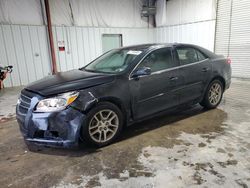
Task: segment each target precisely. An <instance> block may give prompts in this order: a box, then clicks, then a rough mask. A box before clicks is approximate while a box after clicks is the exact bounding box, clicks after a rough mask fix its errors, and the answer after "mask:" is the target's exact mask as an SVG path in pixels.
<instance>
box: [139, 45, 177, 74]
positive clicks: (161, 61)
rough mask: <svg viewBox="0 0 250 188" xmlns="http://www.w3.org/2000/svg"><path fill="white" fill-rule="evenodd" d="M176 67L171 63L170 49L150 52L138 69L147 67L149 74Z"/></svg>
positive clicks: (174, 63) (175, 64)
mask: <svg viewBox="0 0 250 188" xmlns="http://www.w3.org/2000/svg"><path fill="white" fill-rule="evenodd" d="M176 66H177V63H176V62H174V61H173V58H172V53H171V48H162V49H159V50H155V51H153V52H151V53H150V54H149V55H148V56H147V57H146V58H145V59H144V60H143V61H142V63H141V64H140V65H139V66H138V67H139V68H140V67H149V68H151V72H157V71H161V70H164V69H168V68H172V67H176Z"/></svg>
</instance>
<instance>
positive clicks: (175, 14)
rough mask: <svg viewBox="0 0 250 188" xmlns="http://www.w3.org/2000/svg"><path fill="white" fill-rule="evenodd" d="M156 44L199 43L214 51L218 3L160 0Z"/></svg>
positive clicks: (207, 0)
mask: <svg viewBox="0 0 250 188" xmlns="http://www.w3.org/2000/svg"><path fill="white" fill-rule="evenodd" d="M157 8H158V13H157V15H156V24H157V26H158V27H157V28H156V33H155V37H156V42H170V43H174V42H181V43H191V44H197V45H200V46H202V47H205V48H207V49H209V50H211V51H214V35H215V22H216V20H215V17H216V0H169V1H166V0H158V1H157Z"/></svg>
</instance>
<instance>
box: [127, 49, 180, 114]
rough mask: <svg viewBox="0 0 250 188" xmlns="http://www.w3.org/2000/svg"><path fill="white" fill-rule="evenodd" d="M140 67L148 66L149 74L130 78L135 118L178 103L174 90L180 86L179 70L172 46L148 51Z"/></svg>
mask: <svg viewBox="0 0 250 188" xmlns="http://www.w3.org/2000/svg"><path fill="white" fill-rule="evenodd" d="M140 67H149V68H150V69H151V75H147V76H142V77H139V78H132V79H130V93H131V94H132V109H133V114H134V117H135V119H140V118H142V117H145V116H147V115H150V114H154V113H156V112H159V111H162V110H164V109H167V108H170V107H173V106H176V105H178V103H179V101H178V95H177V94H176V92H177V88H178V87H179V86H180V84H179V79H178V77H179V71H178V62H177V61H175V60H174V59H173V53H172V48H161V49H157V50H155V51H153V52H151V53H149V54H148V55H147V56H146V57H145V58H144V59H143V60H142V62H141V63H140V64H139V65H138V66H137V68H140ZM137 68H136V69H137ZM136 69H135V70H136Z"/></svg>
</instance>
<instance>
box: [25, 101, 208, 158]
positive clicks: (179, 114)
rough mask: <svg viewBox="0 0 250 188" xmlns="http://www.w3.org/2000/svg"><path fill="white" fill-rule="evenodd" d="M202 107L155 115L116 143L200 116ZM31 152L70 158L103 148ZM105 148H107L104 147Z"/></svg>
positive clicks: (39, 148)
mask: <svg viewBox="0 0 250 188" xmlns="http://www.w3.org/2000/svg"><path fill="white" fill-rule="evenodd" d="M206 111H207V110H205V109H204V108H203V107H201V106H200V105H194V106H186V107H183V108H181V109H176V110H174V111H169V112H162V113H159V114H158V115H155V116H154V117H153V118H148V119H146V120H143V121H140V122H137V123H134V124H133V125H132V126H129V127H126V128H124V130H123V132H122V134H121V135H120V138H119V139H118V140H117V141H116V143H119V142H121V141H124V140H127V139H131V138H133V137H135V136H138V135H140V134H143V133H145V132H149V131H153V130H155V129H158V128H160V127H162V126H167V125H170V124H172V123H175V122H178V121H181V120H183V119H186V118H189V117H192V116H196V115H199V114H201V113H204V112H206ZM28 148H29V150H30V151H32V152H36V153H42V154H48V155H59V156H68V157H82V156H84V155H87V154H91V153H97V152H101V150H102V149H103V148H96V147H93V146H90V145H88V144H86V143H80V144H79V146H78V147H76V148H50V147H44V146H34V145H32V146H28ZM104 148H105V147H104Z"/></svg>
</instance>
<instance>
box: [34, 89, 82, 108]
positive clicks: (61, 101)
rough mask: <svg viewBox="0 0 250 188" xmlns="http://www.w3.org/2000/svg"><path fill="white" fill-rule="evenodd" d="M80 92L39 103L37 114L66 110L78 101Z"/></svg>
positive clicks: (65, 94) (69, 93) (64, 94)
mask: <svg viewBox="0 0 250 188" xmlns="http://www.w3.org/2000/svg"><path fill="white" fill-rule="evenodd" d="M78 95H79V92H76V91H74V92H68V93H63V94H60V95H57V96H55V97H52V98H47V99H43V100H41V101H39V102H38V104H37V106H36V110H35V112H54V111H59V110H63V109H65V108H66V107H67V106H68V105H70V104H71V103H72V102H74V101H75V100H76V98H77V97H78Z"/></svg>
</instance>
